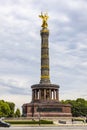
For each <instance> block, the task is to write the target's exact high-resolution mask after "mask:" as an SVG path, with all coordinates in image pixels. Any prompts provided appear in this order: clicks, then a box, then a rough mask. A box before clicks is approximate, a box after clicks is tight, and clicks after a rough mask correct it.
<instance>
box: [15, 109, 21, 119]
mask: <svg viewBox="0 0 87 130" xmlns="http://www.w3.org/2000/svg"><path fill="white" fill-rule="evenodd" d="M20 116H21V113H20V110H19V109H18V108H17V110H16V112H15V117H20Z"/></svg>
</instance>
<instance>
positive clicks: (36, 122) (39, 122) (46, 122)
mask: <svg viewBox="0 0 87 130" xmlns="http://www.w3.org/2000/svg"><path fill="white" fill-rule="evenodd" d="M6 122H8V123H10V124H53V121H48V120H40V121H35V120H32V121H28V120H20V121H19V120H8V121H7V120H6Z"/></svg>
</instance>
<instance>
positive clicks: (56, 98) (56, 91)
mask: <svg viewBox="0 0 87 130" xmlns="http://www.w3.org/2000/svg"><path fill="white" fill-rule="evenodd" d="M56 99H57V100H58V90H56Z"/></svg>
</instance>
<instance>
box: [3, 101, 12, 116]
mask: <svg viewBox="0 0 87 130" xmlns="http://www.w3.org/2000/svg"><path fill="white" fill-rule="evenodd" d="M10 112H11V111H10V107H9V105H8V104H7V103H6V102H5V101H3V100H0V117H3V116H4V117H8V116H9V114H10Z"/></svg>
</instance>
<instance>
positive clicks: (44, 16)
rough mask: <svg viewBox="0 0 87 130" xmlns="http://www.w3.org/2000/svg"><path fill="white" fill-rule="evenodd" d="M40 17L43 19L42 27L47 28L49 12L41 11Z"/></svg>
mask: <svg viewBox="0 0 87 130" xmlns="http://www.w3.org/2000/svg"><path fill="white" fill-rule="evenodd" d="M39 17H40V18H41V19H42V25H41V27H43V28H47V27H48V24H47V19H48V18H49V16H48V15H47V13H45V14H44V15H43V13H42V12H41V15H39Z"/></svg>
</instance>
